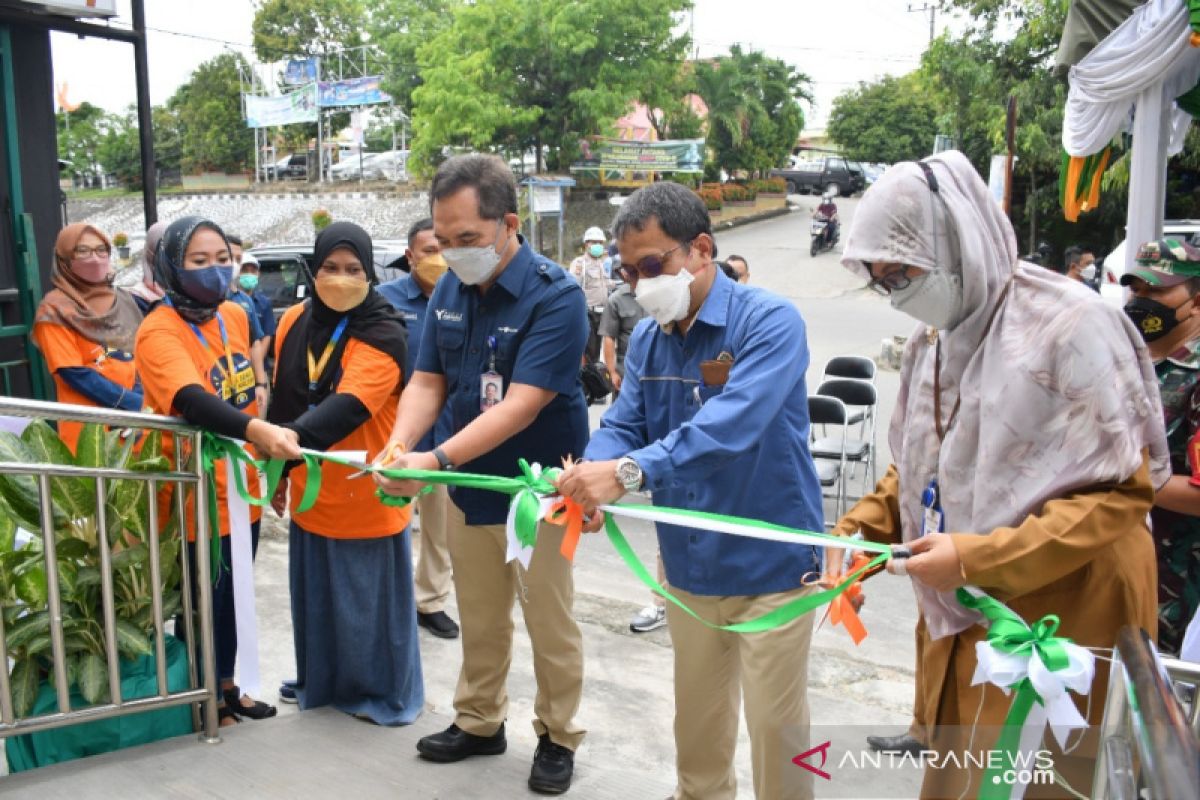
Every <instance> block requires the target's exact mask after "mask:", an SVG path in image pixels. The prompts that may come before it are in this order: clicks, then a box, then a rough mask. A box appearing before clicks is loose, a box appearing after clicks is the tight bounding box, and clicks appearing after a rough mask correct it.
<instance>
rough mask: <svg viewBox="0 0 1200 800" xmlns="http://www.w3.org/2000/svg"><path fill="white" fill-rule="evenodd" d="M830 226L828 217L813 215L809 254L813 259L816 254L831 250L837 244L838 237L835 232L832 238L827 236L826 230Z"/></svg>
mask: <svg viewBox="0 0 1200 800" xmlns="http://www.w3.org/2000/svg"><path fill="white" fill-rule="evenodd" d="M830 224H831V221H830V219H829V217H826V216H824V215H822V214H814V215H813V219H812V227H811V229H810V230H811V233H812V248H811V249H810V254H811V255H812V256H813V257H814V258H815V257H816V256H817V254H818V253H820V252H821V251H823V250H832V249H833V246H834V245H835V244H837V242H838V235H837V232H836V231H835V232H834V234H833V235H832V236H829V235H828V230H827V229H828V228H829V226H830Z"/></svg>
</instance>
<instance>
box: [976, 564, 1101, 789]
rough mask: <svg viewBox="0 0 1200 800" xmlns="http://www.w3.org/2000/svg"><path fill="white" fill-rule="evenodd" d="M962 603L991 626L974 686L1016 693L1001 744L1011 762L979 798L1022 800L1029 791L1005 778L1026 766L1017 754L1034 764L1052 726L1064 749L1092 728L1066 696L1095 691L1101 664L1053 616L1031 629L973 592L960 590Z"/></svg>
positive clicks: (992, 774) (991, 772)
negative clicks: (1078, 733) (1060, 633)
mask: <svg viewBox="0 0 1200 800" xmlns="http://www.w3.org/2000/svg"><path fill="white" fill-rule="evenodd" d="M957 597H958V602H960V603H962V604H963V605H964V606H966V607H967V608H970V609H973V610H975V611H978V612H980V613H981V614H983V616H984V617H986V618H987V620H988V622H989V623H990V624H989V626H988V633H987V639H985V640H984V641H982V642H977V643H976V645H975V655H976V661H977V663H976V666H975V675H974V676H973V677H972V679H971V685H972V686H975V685H978V684H980V683H991V684H994V685H996V686H999V687H1000V688H1001V689H1003V690H1004V692H1005V693H1006V694H1007V693H1008V692H1010V691H1011V690H1012V689H1014V688H1015V689H1016V695H1015V696H1014V697H1013V703H1012V706H1011V707H1010V708H1009V711H1008V716H1007V717H1006V718H1005V720H1004V729H1003V730H1002V731H1001V733H1000V738H999V740H998V741H997V742H996V748H997V749H998V750H1000V751H1001V752H1003V753H1005V754H1006V757H1007V760H1004V761H1003V763H1001V764H998V765H997V766H996V767H995V768H994V769H988V771H987V772H986V773H985V775H984V777H983V783H982V785H981V789H980V797H981V798H1007V797H1018V798H1019V797H1023V796H1024V794H1025V786H1024V785H1016V786H1008V785H1006V784H1005V783H1004V781H1003V773H1004V772H1005V771H1006V770H1009V769H1010V768H1011V767H1012V764H1014V763H1021V762H1020V761H1019V760H1018V756H1017V753H1018V752H1021V753H1026V754H1028V755H1027V757H1029V758H1032V751H1033V750H1034V749H1036V748H1037V747H1038V746H1039V744H1040V742H1041V739H1042V733H1043V731H1044V730H1045V728H1046V726H1047V725H1049V726H1050V730H1051V732H1052V733H1053V734H1054V738H1055V739H1056V740H1057V741H1058V744H1059V747H1063V748H1065V747H1066V743H1067V737H1068V736H1069V735H1070V733H1071V731H1072V730H1076V729H1079V728H1086V727H1087V721H1086V720H1085V719H1084V718H1083V715H1082V714H1080V713H1079V709H1078V708H1076V707H1075V703H1074V701H1073V700H1071V696H1070V695H1069V694H1067V690H1068V689H1070V690H1071V691H1073V692H1075V693H1076V694H1084V695H1085V694H1087V693H1088V692H1089V691H1090V690H1091V686H1092V678H1093V677H1094V676H1095V671H1096V659H1095V656H1093V655H1092V654H1091V652H1090V651H1088V650H1087V649H1085V648H1083V647H1080V646H1079V645H1077V644H1075V643H1074V642H1072V641H1071V640H1070V639H1067V638H1064V637H1061V636H1057V635H1056V634H1057V633H1058V625H1059V619H1058V617H1057V616H1055V615H1053V614H1048V615H1046V616H1044V617H1042V618H1041V619H1040V620H1038V621H1037V622H1035V623H1034V624H1033V625H1032V626H1030V625H1027V624H1026V623H1025V621H1024V620H1023V619H1021V618H1020V617H1019V616H1017V614H1016V612H1014V611H1013V610H1012V609H1011V608H1009V607H1008V606H1006V605H1004V604H1003V603H1001V602H1000V601H999V600H996V599H995V598H993V597H989V596H988V595H986V594H984V593H983V592H981V591H980V590H979V589H976V588H975V587H973V586H968V587H963V588H960V589H959V590H958V592H957ZM1030 763H1032V762H1030Z"/></svg>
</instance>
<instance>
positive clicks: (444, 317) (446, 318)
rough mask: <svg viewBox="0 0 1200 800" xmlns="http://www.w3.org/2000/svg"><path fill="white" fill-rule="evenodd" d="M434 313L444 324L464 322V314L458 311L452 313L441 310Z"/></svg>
mask: <svg viewBox="0 0 1200 800" xmlns="http://www.w3.org/2000/svg"><path fill="white" fill-rule="evenodd" d="M433 313H434V314H436V315H437V318H438V320H439V321H442V322H462V314H461V313H460V312H458V311H451V310H450V309H448V308H439V309H437V310H436V311H434V312H433Z"/></svg>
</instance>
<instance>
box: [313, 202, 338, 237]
mask: <svg viewBox="0 0 1200 800" xmlns="http://www.w3.org/2000/svg"><path fill="white" fill-rule="evenodd" d="M332 223H333V215H332V214H330V213H329V212H328V211H327V210H325V209H323V208H318V209H317V210H316V211H314V212H312V224H313V230H314V231H315V232H317V233H320V232H321V231H323V230H325V229H326V228H328V227H329V226H330V224H332Z"/></svg>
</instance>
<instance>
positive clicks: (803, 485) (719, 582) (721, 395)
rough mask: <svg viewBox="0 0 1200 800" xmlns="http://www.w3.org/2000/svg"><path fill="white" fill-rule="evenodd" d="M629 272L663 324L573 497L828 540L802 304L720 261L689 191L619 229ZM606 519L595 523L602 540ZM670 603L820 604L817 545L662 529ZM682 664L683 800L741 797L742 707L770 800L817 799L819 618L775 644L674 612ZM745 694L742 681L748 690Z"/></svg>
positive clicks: (624, 211) (646, 325)
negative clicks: (626, 501) (813, 650)
mask: <svg viewBox="0 0 1200 800" xmlns="http://www.w3.org/2000/svg"><path fill="white" fill-rule="evenodd" d="M614 234H615V236H616V238H617V241H618V244H619V247H620V250H621V269H622V270H623V271H624V277H625V280H626V281H627V282H628V283H629V284H630V286H631V288H632V289H633V292H634V297H635V299H636V300H637V301H638V303H639V304H641V305H642V307H643V308H645V309H646V312H647V313H648V314H649V315H650V316H651V317H652V319H648V320H643V321H642V322H641V323H639V325H638V327H637V329H636V330H635V331H634V333H633V337H632V339H631V341H630V343H629V350H628V352H627V353H626V356H625V377H624V382H623V383H622V385H621V394H620V397H618V399H617V401H616V403H615V404H614V405H613V406H612V407H611V408H610V409H609V410H608V412H607V413H605V415H604V418H603V420H602V422H601V426H600V430H599V431H597V432H596V433H594V434H593V435H592V438H591V442H590V443H589V445H588V447H587V450H586V452H585V457H586V459H587V461H585V462H584V463H582V464H578V465H576V466H574V467H572V468H571V469H569V470H567V471H566V472H565V473H564V474H563V476H562V478H561V479H560V481H559V484H558V485H559V489H560V490H561V491H562V492H563V494H564V495H567V496H569V497H571V498H573V499H574V500H576V501H577V502H579V503H580V504H582V505H583V506H584V509H585V512H586V513H588V514H591V513H592V512H593V511H594V509H595V508H596V506H598V505H601V504H604V503H611V502H613V501H615V500H617V499H618V498H620V497H621V496H622V495H624V494H625V493H626V492H637V491H643V490H645V491H649V492H651V493H652V495H653V498H654V503H655V504H656V505H660V506H674V507H679V508H688V509H696V510H701V511H708V512H714V513H718V514H729V515H736V516H742V517H751V518H755V519H762V520H766V521H769V522H774V523H778V524H781V525H787V526H790V527H794V528H800V529H804V530H810V531H820V530H822V529H823V513H822V507H821V488H820V484H819V482H818V480H817V474H816V468H815V467H814V465H813V461H812V456H811V454H810V453H809V450H808V432H809V418H808V391H807V388H806V386H805V381H804V371H805V369H806V368H807V366H808V360H809V357H808V344H807V340H806V338H805V329H804V321H803V320H802V319H801V318H800V314H799V312H797V310H796V308H795V307H794V306H793V305H792V304H791V303H790V302H788V301H787V300H784V299H783V298H781V297H778V296H776V295H773V294H769V293H767V292H765V291H763V290H761V289H757V288H751V287H749V286H745V285H742V284H738V283H735V282H733V281H731V280H729V278H727V277H726V276H725V275H724V274H723V273H722V272H721V270H719V269H718V268H717V267H716V265H715V263H714V261H713V259H714V257H715V256H716V245H715V243H714V241H713V235H712V229H711V225H710V223H709V218H708V212H707V211H706V210H705V207H704V203H703V201H701V200H700V198H699V197H698V196H697V195H696V194H695V193H694V192H692V191H691V190H689V189H687V188H685V187H683V186H680V185H679V184H675V183H668V182H663V183H657V184H653V185H651V186H647V187H645V188H643V189H640V190H638V191H637V192H635V193H634V194H633V195H631V196H630V197H629V199H628V200H626V201H625V203H624V204H623V205H622V206H621V210H620V212H618V214H617V218H616V221H615V223H614ZM601 517H602V515H600V514H595V515H593V521H592V522H591V523H590V524H589V527H590V528H592V529H596V528H598V527H599V526H600V523H601ZM658 539H659V546H660V549H661V552H662V560H663V565H664V567H665V568H666V574H667V581H668V582H669V584H670V586H671V591H672V592H674V593H675V595H676V596H677V597H679V598H680V599H681V600H682V601H683V602H684V603H686V604H687V605H688V606H689V607H690V608H692V609H693V610H695V611H696V612H697V613H698V614H699V615H700V616H701V617H703V618H704V619H706V620H708V621H710V622H712V623H714V624H717V625H728V624H731V623H735V622H742V621H745V620H748V619H753V618H756V617H759V616H761V615H762V614H764V613H766V612H769V611H772V610H774V609H776V608H779V607H780V606H782V605H784V604H786V603H788V602H790V601H792V600H795V599H797V598H798V597H800V595H802V594H804V593H806V592H809V591H811V589H809V588H807V587H805V586H804V585H803V583H802V578H803V577H804V576H805V575H806V574H807V573H815V572H817V570H818V560H817V554H816V552H815V549H814V548H813V547H810V546H805V545H792V544H784V543H777V542H766V541H760V540H756V539H747V538H741V537H737V536H730V535H725V534H720V533H712V532H707V531H702V530H697V529H694V528H689V527H687V526H683V525H666V524H662V523H659V524H658ZM667 619H668V628H669V630H670V632H671V643H672V646H673V648H674V650H675V744H676V750H677V763H676V769H677V773H678V788H677V789H676V794H675V797H676V798H706V799H707V798H733V797H734V796H735V795H736V792H737V786H736V778H735V772H734V767H733V755H734V747H735V745H736V743H737V731H738V699H739V694H740V695H741V696H743V697H744V700H745V705H746V724H747V728H748V729H749V732H750V744H751V749H752V761H753V765H754V791H755V795H756V796H757V797H760V798H767V797H769V798H773V800H789V799H790V798H801V797H811V796H812V785H811V783H810V782H809V781H808V780H807V779H806V777H805V771H804V770H802V769H798V768H796V767H795V766H794V765H792V764H791V763H790V760H791V759H792V758H793V757H794V756H796V755H797V754H799V753H801V752H803V751H804V749H806V747H805V746H806V743H807V732H808V722H809V713H808V701H807V683H808V649H809V640H810V638H811V635H812V627H813V623H812V614H811V613H810V614H805V615H804V616H802V617H799V618H797V619H795V620H793V621H791V622H788V623H786V624H784V625H782V626H780V627H777V628H775V629H773V630H770V631H766V632H763V633H752V634H738V633H731V632H728V631H721V630H716V629H714V628H711V627H708V626H706V625H705V624H704V623H702V622H700V621H698V620H696V619H693V618H692V617H691V616H689V615H688V614H686V613H685V612H683V611H681V610H680V609H679V608H677V607H675V606H674V605H673V604H668V606H667ZM739 684H740V685H739Z"/></svg>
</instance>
